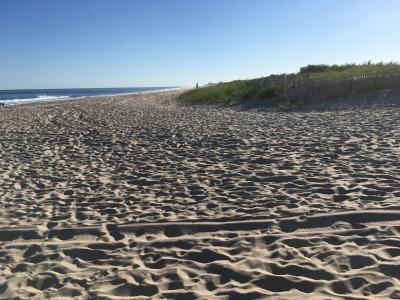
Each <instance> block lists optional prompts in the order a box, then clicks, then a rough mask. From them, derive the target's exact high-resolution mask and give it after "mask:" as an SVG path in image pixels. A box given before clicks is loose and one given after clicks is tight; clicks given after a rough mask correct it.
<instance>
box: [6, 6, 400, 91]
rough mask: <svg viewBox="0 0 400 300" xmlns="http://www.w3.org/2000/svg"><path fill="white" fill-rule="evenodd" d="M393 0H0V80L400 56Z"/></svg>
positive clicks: (131, 76) (53, 81) (191, 72)
mask: <svg viewBox="0 0 400 300" xmlns="http://www.w3.org/2000/svg"><path fill="white" fill-rule="evenodd" d="M399 14H400V1H399V0H197V1H195V0H193V1H192V0H0V89H19V88H68V87H126V86H165V85H173V86H182V85H193V84H195V83H196V82H199V83H201V84H202V83H208V82H217V81H228V80H233V79H246V78H254V77H259V76H261V75H264V76H265V75H268V74H271V73H283V72H294V71H297V70H298V69H299V67H301V66H303V65H307V64H314V63H328V64H333V63H337V64H340V63H347V62H357V63H362V62H364V61H367V60H372V61H400V17H399Z"/></svg>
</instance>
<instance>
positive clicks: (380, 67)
mask: <svg viewBox="0 0 400 300" xmlns="http://www.w3.org/2000/svg"><path fill="white" fill-rule="evenodd" d="M395 86H399V87H400V64H398V63H377V64H372V63H370V62H368V63H365V64H362V65H356V64H346V65H331V66H330V65H308V66H306V67H303V68H301V69H300V72H298V73H294V74H281V75H270V76H268V77H264V78H257V79H251V80H236V81H232V82H226V83H219V84H215V85H209V86H206V87H202V88H199V89H193V90H190V91H188V92H185V93H183V94H181V95H180V96H179V99H180V100H181V101H182V102H184V103H210V104H211V103H223V104H229V103H237V102H245V101H248V100H260V101H271V100H272V99H275V100H277V101H278V102H279V106H280V107H282V108H283V109H284V110H286V109H291V108H293V107H298V106H301V105H303V104H304V103H306V102H308V101H324V100H327V99H331V98H335V97H342V96H349V95H355V94H359V93H364V92H369V91H373V90H380V89H385V88H392V87H395Z"/></svg>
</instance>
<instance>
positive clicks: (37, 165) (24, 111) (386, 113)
mask: <svg viewBox="0 0 400 300" xmlns="http://www.w3.org/2000/svg"><path fill="white" fill-rule="evenodd" d="M175 95H176V92H164V93H150V94H142V95H129V96H117V97H102V98H96V99H83V100H76V101H63V102H58V103H56V102H54V103H41V104H32V105H19V106H7V107H4V108H1V109H0V135H1V137H0V153H1V159H0V299H13V298H14V299H29V298H31V299H43V298H52V299H57V298H58V299H71V298H74V297H75V298H76V299H149V298H151V299H342V298H346V299H388V298H393V299H400V234H399V230H400V175H399V174H400V129H399V128H400V97H399V93H395V92H393V91H385V92H380V93H375V94H370V95H367V96H365V97H354V99H350V100H352V101H350V102H351V104H346V103H348V102H349V101H348V100H349V99H346V101H332V104H329V105H324V106H319V107H318V106H315V105H314V106H311V107H306V108H305V109H303V110H302V111H298V112H290V113H282V112H274V111H269V110H262V109H245V110H244V109H243V108H240V107H210V106H183V105H177V104H176V103H175V100H174V97H175ZM370 102H373V103H374V104H371V103H370Z"/></svg>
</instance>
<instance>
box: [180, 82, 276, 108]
mask: <svg viewBox="0 0 400 300" xmlns="http://www.w3.org/2000/svg"><path fill="white" fill-rule="evenodd" d="M275 95H276V94H275V91H274V90H273V89H271V88H260V87H257V86H255V85H253V84H251V82H250V81H248V80H235V81H232V82H227V83H220V84H216V85H211V86H207V87H203V88H199V89H194V90H190V91H188V92H186V93H183V94H181V95H180V97H179V98H180V99H181V100H183V101H184V102H186V103H223V104H229V103H232V102H235V101H244V100H249V99H260V100H265V99H269V98H271V97H274V96H275Z"/></svg>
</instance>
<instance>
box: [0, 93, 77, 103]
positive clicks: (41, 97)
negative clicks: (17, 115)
mask: <svg viewBox="0 0 400 300" xmlns="http://www.w3.org/2000/svg"><path fill="white" fill-rule="evenodd" d="M69 98H70V96H48V95H39V96H37V97H36V98H21V99H7V100H0V102H3V103H4V104H5V105H16V104H23V103H31V102H46V101H53V100H63V99H69Z"/></svg>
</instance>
